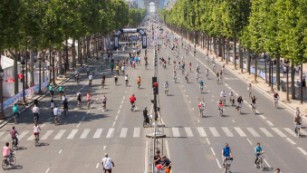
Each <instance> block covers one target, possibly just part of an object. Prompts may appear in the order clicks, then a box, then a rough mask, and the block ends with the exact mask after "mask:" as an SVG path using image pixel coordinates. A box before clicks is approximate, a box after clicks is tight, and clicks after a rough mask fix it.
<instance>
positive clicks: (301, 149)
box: [297, 147, 307, 156]
mask: <svg viewBox="0 0 307 173" xmlns="http://www.w3.org/2000/svg"><path fill="white" fill-rule="evenodd" d="M297 149H298V150H300V152H302V153H303V154H304V155H305V156H307V152H306V151H305V150H304V149H303V148H301V147H297Z"/></svg>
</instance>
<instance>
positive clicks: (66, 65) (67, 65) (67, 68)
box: [60, 37, 69, 73]
mask: <svg viewBox="0 0 307 173" xmlns="http://www.w3.org/2000/svg"><path fill="white" fill-rule="evenodd" d="M65 42H66V45H65V53H66V54H65V55H66V57H65V63H64V65H65V73H66V72H67V71H68V70H69V59H68V38H67V37H66V41H65ZM60 58H62V57H60ZM60 68H61V66H60ZM61 69H62V68H61Z"/></svg>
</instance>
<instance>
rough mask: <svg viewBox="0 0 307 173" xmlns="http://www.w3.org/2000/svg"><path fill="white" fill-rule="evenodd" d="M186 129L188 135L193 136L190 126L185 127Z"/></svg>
mask: <svg viewBox="0 0 307 173" xmlns="http://www.w3.org/2000/svg"><path fill="white" fill-rule="evenodd" d="M184 130H185V132H186V133H187V137H193V132H192V129H191V128H190V127H185V128H184Z"/></svg>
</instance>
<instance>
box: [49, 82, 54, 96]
mask: <svg viewBox="0 0 307 173" xmlns="http://www.w3.org/2000/svg"><path fill="white" fill-rule="evenodd" d="M49 92H50V94H51V96H53V95H54V89H53V86H52V85H49Z"/></svg>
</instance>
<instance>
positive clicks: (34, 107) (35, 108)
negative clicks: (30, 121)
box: [32, 105, 39, 122]
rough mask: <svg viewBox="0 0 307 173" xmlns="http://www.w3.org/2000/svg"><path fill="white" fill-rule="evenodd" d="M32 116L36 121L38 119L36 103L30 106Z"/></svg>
mask: <svg viewBox="0 0 307 173" xmlns="http://www.w3.org/2000/svg"><path fill="white" fill-rule="evenodd" d="M32 113H33V118H34V120H35V119H36V122H38V121H39V108H38V106H37V105H34V106H33V108H32Z"/></svg>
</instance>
